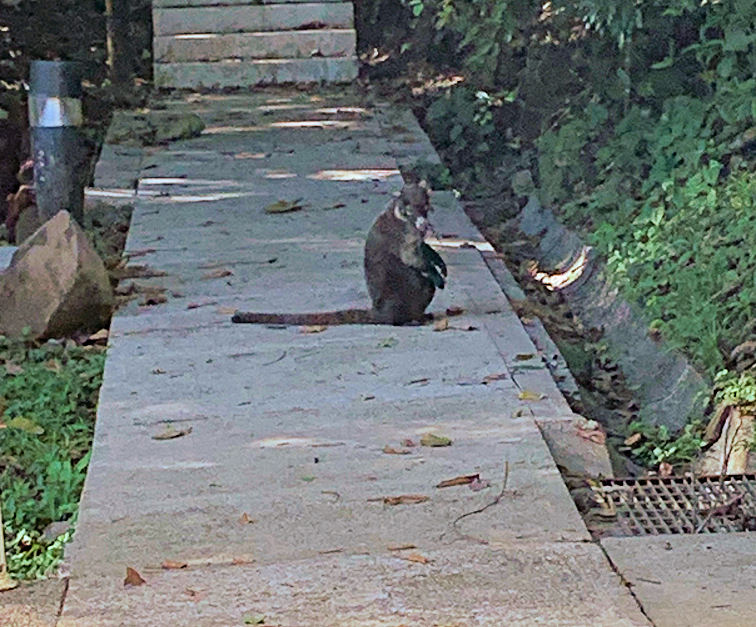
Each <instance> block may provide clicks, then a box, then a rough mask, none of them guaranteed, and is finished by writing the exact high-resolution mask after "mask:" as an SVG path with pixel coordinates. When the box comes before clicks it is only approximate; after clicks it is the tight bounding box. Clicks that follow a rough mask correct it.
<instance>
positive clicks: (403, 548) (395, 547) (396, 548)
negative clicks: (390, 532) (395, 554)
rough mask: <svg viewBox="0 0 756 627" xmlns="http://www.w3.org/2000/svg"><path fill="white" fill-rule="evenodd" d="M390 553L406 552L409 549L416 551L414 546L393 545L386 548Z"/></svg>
mask: <svg viewBox="0 0 756 627" xmlns="http://www.w3.org/2000/svg"><path fill="white" fill-rule="evenodd" d="M386 548H387V549H388V550H389V551H406V550H407V549H416V548H417V546H416V545H414V544H392V545H390V546H388V547H386Z"/></svg>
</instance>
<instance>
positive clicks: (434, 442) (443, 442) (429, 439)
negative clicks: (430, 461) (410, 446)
mask: <svg viewBox="0 0 756 627" xmlns="http://www.w3.org/2000/svg"><path fill="white" fill-rule="evenodd" d="M451 443H452V441H451V439H450V438H448V437H446V436H445V435H436V434H435V433H425V434H423V436H422V437H421V438H420V444H421V446H433V447H436V446H451Z"/></svg>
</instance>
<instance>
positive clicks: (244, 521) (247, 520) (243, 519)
mask: <svg viewBox="0 0 756 627" xmlns="http://www.w3.org/2000/svg"><path fill="white" fill-rule="evenodd" d="M239 522H240V523H241V524H242V525H249V524H251V523H253V522H255V520H254V518H252V517H251V516H250V515H249V514H248V513H247V512H244V513H243V514H242V515H241V516H240V518H239Z"/></svg>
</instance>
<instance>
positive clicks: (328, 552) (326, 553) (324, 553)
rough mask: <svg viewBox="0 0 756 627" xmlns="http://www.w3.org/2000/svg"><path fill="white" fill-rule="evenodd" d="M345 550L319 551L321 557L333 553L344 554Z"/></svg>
mask: <svg viewBox="0 0 756 627" xmlns="http://www.w3.org/2000/svg"><path fill="white" fill-rule="evenodd" d="M343 552H344V549H325V550H324V551H318V553H319V554H320V555H331V554H333V553H343Z"/></svg>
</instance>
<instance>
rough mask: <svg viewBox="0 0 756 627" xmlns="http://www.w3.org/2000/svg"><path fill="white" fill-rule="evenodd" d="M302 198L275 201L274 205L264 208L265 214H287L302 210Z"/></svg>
mask: <svg viewBox="0 0 756 627" xmlns="http://www.w3.org/2000/svg"><path fill="white" fill-rule="evenodd" d="M302 200H304V199H303V198H297V199H296V200H277V201H276V202H274V203H271V204H269V205H268V206H267V207H265V209H264V211H265V213H289V212H291V211H299V210H300V209H304V205H303V204H302Z"/></svg>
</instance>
